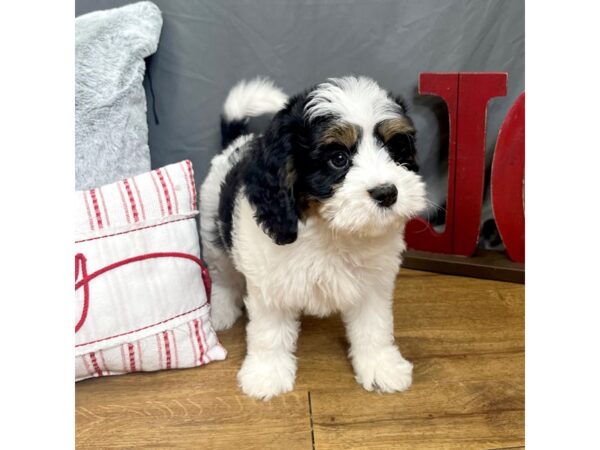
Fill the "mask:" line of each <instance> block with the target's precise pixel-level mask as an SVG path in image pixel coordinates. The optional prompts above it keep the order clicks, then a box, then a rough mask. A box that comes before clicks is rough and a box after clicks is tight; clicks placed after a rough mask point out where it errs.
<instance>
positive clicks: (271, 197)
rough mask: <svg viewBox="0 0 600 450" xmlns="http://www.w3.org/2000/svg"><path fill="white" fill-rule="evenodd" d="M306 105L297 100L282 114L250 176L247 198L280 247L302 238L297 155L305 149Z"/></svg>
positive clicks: (260, 143)
mask: <svg viewBox="0 0 600 450" xmlns="http://www.w3.org/2000/svg"><path fill="white" fill-rule="evenodd" d="M303 104H304V102H303V101H302V99H300V98H293V99H291V100H290V102H289V106H288V107H286V108H285V109H283V110H282V111H280V112H278V113H277V114H276V115H275V117H274V118H273V120H272V121H271V124H270V125H269V127H268V129H267V131H266V133H265V135H264V137H263V138H262V139H259V140H258V142H257V147H256V148H255V149H254V155H253V156H254V160H253V161H252V162H251V167H249V170H248V172H247V174H246V179H245V186H246V195H247V197H248V199H249V201H250V203H252V204H253V205H254V207H255V208H256V215H255V218H256V221H257V222H258V223H259V224H260V225H261V226H262V228H263V230H264V231H265V233H267V234H268V235H269V236H270V237H271V239H273V241H275V243H276V244H278V245H285V244H291V243H292V242H294V241H295V240H296V238H297V237H298V219H299V210H298V209H299V206H298V204H297V200H296V198H295V196H294V194H295V192H294V185H295V183H296V179H297V173H296V169H295V165H294V155H295V154H296V153H297V151H298V149H299V148H300V147H301V146H302V145H304V144H303V143H304V136H303V134H304V129H305V125H304V115H303Z"/></svg>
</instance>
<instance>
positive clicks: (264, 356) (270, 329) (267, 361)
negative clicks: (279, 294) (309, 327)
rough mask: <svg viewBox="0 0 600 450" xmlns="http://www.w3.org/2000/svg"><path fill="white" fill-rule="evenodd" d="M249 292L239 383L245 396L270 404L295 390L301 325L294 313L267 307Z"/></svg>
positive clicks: (250, 290)
mask: <svg viewBox="0 0 600 450" xmlns="http://www.w3.org/2000/svg"><path fill="white" fill-rule="evenodd" d="M252 291H253V290H252V289H251V288H249V290H248V298H247V299H246V308H247V310H248V318H249V322H248V326H247V328H246V341H247V355H246V359H245V360H244V363H243V364H242V368H241V369H240V371H239V373H238V382H239V384H240V387H241V388H242V390H243V391H244V393H245V394H247V395H250V396H251V397H256V398H260V399H264V400H269V399H270V398H271V397H273V396H275V395H278V394H282V393H284V392H288V391H291V390H292V389H293V388H294V380H295V378H296V357H295V356H294V352H295V351H296V340H297V338H298V332H299V330H300V322H299V321H298V314H297V313H296V312H294V311H290V310H285V309H280V308H278V307H268V306H267V305H265V303H264V301H263V300H262V299H261V298H260V297H258V296H257V295H255V294H254V293H253V292H252Z"/></svg>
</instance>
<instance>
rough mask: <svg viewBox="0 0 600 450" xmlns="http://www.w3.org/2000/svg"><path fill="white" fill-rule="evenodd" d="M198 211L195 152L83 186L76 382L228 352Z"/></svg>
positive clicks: (193, 362) (78, 204)
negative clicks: (214, 310)
mask: <svg viewBox="0 0 600 450" xmlns="http://www.w3.org/2000/svg"><path fill="white" fill-rule="evenodd" d="M197 214H198V211H197V207H196V188H195V186H194V174H193V170H192V165H191V162H190V161H182V162H180V163H178V164H171V165H169V166H166V167H162V168H160V169H156V170H153V171H152V172H148V173H145V174H142V175H138V176H135V177H132V178H128V179H125V180H122V181H119V182H118V183H113V184H109V185H106V186H102V187H99V188H95V189H90V190H87V191H77V192H76V194H75V229H76V231H75V233H76V236H75V321H76V325H75V378H76V381H79V380H83V379H85V378H90V377H98V376H105V375H118V374H123V373H127V372H137V371H153V370H161V369H174V368H183V367H193V366H200V365H202V364H206V363H208V362H210V361H214V360H222V359H224V358H225V357H226V355H227V352H226V351H225V349H224V348H223V346H222V345H221V344H220V343H219V340H218V339H217V336H216V334H215V332H214V330H213V328H212V325H211V323H210V314H209V308H210V305H209V302H208V299H209V298H210V278H209V276H208V272H207V270H206V268H205V266H204V265H203V263H202V261H201V260H200V259H199V255H200V249H199V243H198V232H197V228H196V221H195V219H194V216H196V215H197Z"/></svg>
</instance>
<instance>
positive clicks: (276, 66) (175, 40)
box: [75, 0, 525, 219]
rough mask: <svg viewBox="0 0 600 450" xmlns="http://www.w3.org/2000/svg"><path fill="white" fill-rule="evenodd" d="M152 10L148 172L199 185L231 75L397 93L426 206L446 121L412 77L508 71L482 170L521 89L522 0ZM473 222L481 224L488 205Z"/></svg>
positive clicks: (437, 178)
mask: <svg viewBox="0 0 600 450" xmlns="http://www.w3.org/2000/svg"><path fill="white" fill-rule="evenodd" d="M127 3H133V2H131V1H124V0H76V4H75V9H76V15H80V14H85V13H87V12H90V11H94V10H99V9H108V8H113V7H116V6H121V5H124V4H127ZM154 3H156V5H157V6H158V7H159V8H160V9H161V10H162V13H163V19H164V25H163V30H162V35H161V39H160V42H159V46H158V51H157V53H156V54H155V55H154V56H152V57H151V58H149V60H148V61H147V69H148V72H149V75H150V78H151V80H152V87H153V92H154V95H152V93H151V92H150V83H149V82H148V75H147V76H146V80H145V86H146V93H147V101H148V124H149V145H150V151H151V157H152V166H153V167H154V168H156V167H160V166H162V165H165V164H169V163H173V162H176V161H180V160H182V159H185V158H189V159H190V160H192V162H193V164H194V168H195V171H196V181H197V182H198V183H199V182H201V180H203V179H204V176H205V175H206V171H207V170H208V167H209V162H210V159H211V157H212V156H213V155H214V154H215V153H216V152H218V151H219V150H220V149H219V113H220V111H221V106H222V103H223V101H224V99H225V97H226V95H227V92H228V90H229V88H230V87H231V86H232V85H233V84H234V83H236V82H237V81H238V80H239V79H241V78H248V77H254V76H256V75H267V76H269V77H271V78H272V79H273V80H274V81H275V82H276V83H277V84H279V85H280V86H281V87H282V88H283V89H284V90H285V91H286V92H287V93H288V94H293V93H296V92H299V91H301V90H303V89H305V88H307V87H309V86H310V85H312V84H315V83H318V82H321V81H324V80H325V79H327V78H328V77H332V76H342V75H345V74H357V75H359V74H361V75H367V76H370V77H372V78H374V79H375V80H377V81H378V82H379V83H380V84H381V85H382V86H383V87H385V88H387V89H390V90H392V91H394V92H395V93H397V94H401V95H403V96H404V97H405V99H406V100H407V102H408V104H409V108H410V111H411V113H412V116H413V118H414V120H415V124H416V127H417V130H418V135H417V139H418V140H417V148H418V151H419V161H420V164H421V167H422V174H423V176H424V178H425V180H426V181H427V184H428V191H429V198H430V200H432V201H433V202H435V203H437V204H442V203H443V202H444V199H445V194H446V186H445V184H446V181H447V180H446V175H445V170H446V163H445V154H446V151H447V149H446V146H447V144H446V137H447V136H446V134H445V133H446V129H447V113H446V111H445V107H444V106H443V105H442V104H441V103H440V101H438V100H436V99H435V98H432V97H424V96H418V95H417V92H416V90H417V81H418V75H419V73H420V72H452V71H501V72H508V74H509V81H508V95H507V96H506V97H503V98H499V99H495V100H492V101H491V102H490V105H489V108H488V141H487V156H488V163H489V162H490V160H491V154H492V151H493V147H494V144H495V142H496V136H497V133H498V128H499V127H500V124H501V122H502V120H503V118H504V116H505V114H506V112H507V110H508V109H509V107H510V106H511V105H512V103H513V101H514V100H515V99H516V97H517V96H518V95H519V93H520V92H521V91H523V90H524V40H525V39H524V38H525V30H524V1H523V0H444V1H441V0H395V1H394V0H156V1H155V2H154ZM153 110H155V111H156V117H157V119H158V121H156V120H155V117H154V113H153ZM255 126H258V125H255ZM488 195H489V194H486V196H488ZM483 216H484V217H483V219H485V218H487V217H490V216H491V211H490V207H489V200H486V203H485V205H484V212H483Z"/></svg>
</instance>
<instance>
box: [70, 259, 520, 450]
mask: <svg viewBox="0 0 600 450" xmlns="http://www.w3.org/2000/svg"><path fill="white" fill-rule="evenodd" d="M394 311H395V328H396V333H395V334H396V341H397V343H398V344H399V346H400V348H401V350H402V353H403V355H404V356H405V357H406V358H407V359H409V360H411V361H412V362H413V363H414V375H413V386H412V387H411V389H410V390H409V391H407V392H403V393H398V394H378V393H371V392H367V391H364V390H363V389H362V388H361V387H360V386H359V385H358V384H356V382H355V381H354V376H353V373H352V368H351V366H350V363H349V362H348V360H347V358H346V351H347V344H346V341H345V338H344V330H343V327H342V324H341V321H340V319H339V317H332V318H330V319H314V318H306V319H305V320H304V321H303V323H302V332H301V334H300V340H299V343H298V346H299V348H298V375H297V381H296V389H295V390H294V391H293V392H292V393H289V394H286V395H283V396H281V397H277V398H275V399H273V400H271V401H270V402H262V401H257V400H253V399H251V398H248V397H245V396H244V395H242V394H241V393H240V391H239V390H238V388H237V386H236V373H237V370H238V369H239V367H240V364H241V362H242V358H243V356H244V349H245V343H244V321H243V320H240V321H239V322H238V323H237V324H236V325H235V327H234V328H233V329H231V330H229V331H227V332H224V333H222V334H220V337H221V341H222V343H223V345H224V346H225V347H226V348H227V349H228V351H229V356H228V358H227V360H226V361H223V362H216V363H211V364H209V365H207V366H206V367H200V368H196V369H187V370H175V371H165V372H159V373H148V374H133V375H124V376H117V377H108V378H102V379H91V380H86V381H83V382H81V383H78V384H77V386H76V424H77V425H76V433H77V436H76V439H77V447H78V448H95V449H105V448H106V449H108V448H189V449H220V448H223V449H235V450H244V449H261V450H262V449H278V450H279V449H283V450H293V449H306V450H310V449H317V450H325V449H355V448H360V449H422V448H428V449H429V448H430V449H449V448H456V449H470V448H474V449H500V448H511V449H514V448H522V446H524V363H525V360H524V286H523V285H519V284H511V283H503V282H497V281H488V280H478V279H469V278H461V277H454V276H449V275H438V274H433V273H428V272H418V271H411V270H406V269H403V270H402V273H401V275H400V277H399V278H398V282H397V284H396V293H395V306H394Z"/></svg>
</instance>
